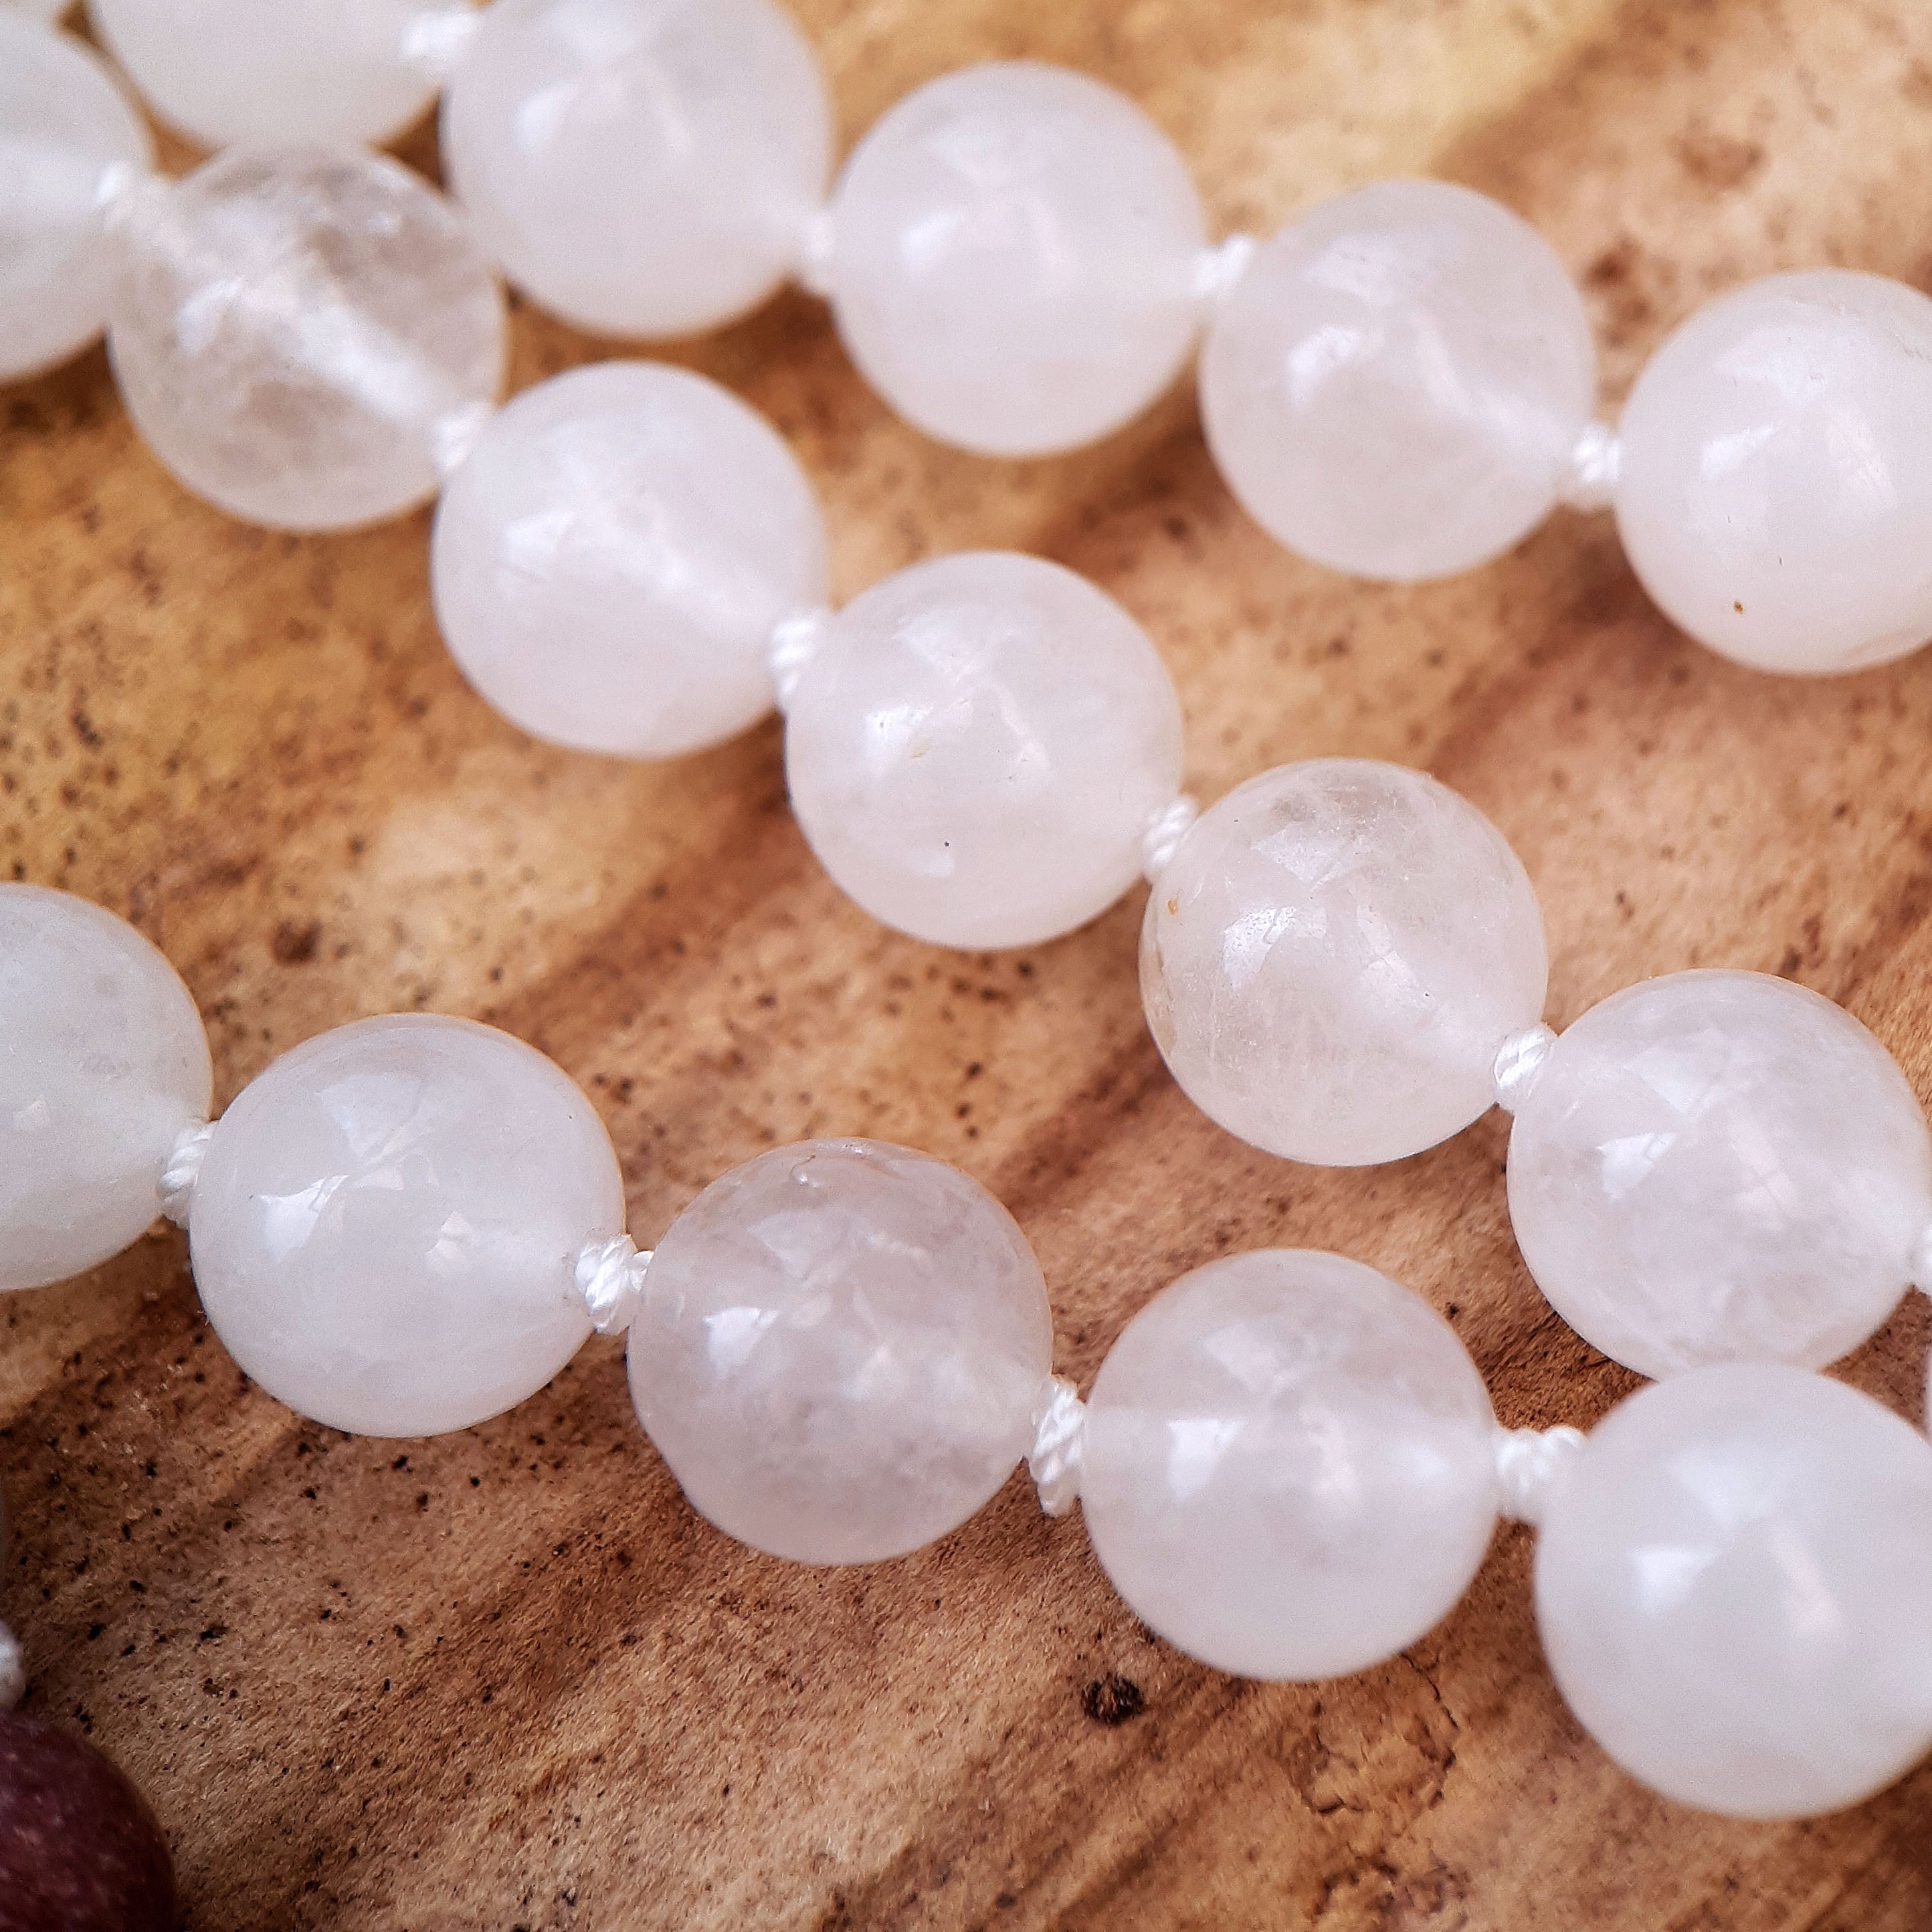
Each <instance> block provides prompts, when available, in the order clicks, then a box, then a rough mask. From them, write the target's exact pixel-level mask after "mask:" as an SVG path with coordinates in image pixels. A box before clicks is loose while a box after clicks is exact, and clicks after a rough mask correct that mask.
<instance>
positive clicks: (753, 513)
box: [430, 362, 826, 758]
mask: <svg viewBox="0 0 1932 1932" xmlns="http://www.w3.org/2000/svg"><path fill="white" fill-rule="evenodd" d="M430 560H431V581H432V584H433V586H434V592H435V596H436V613H437V621H438V622H440V624H441V625H442V627H443V637H444V639H445V640H446V642H447V643H448V644H449V648H450V651H451V652H452V655H454V656H455V659H456V661H457V662H458V664H460V666H461V667H462V669H463V675H464V676H466V677H467V678H468V679H469V681H470V682H471V683H472V684H473V685H475V687H476V688H477V689H478V691H481V693H482V694H483V696H484V697H486V698H487V699H488V700H489V701H490V703H492V704H493V705H494V706H496V709H498V710H499V711H500V712H502V713H503V715H505V717H507V718H509V719H510V720H511V722H512V723H514V724H520V725H521V726H522V727H523V729H524V730H526V731H529V732H531V733H534V734H535V736H538V737H540V738H547V739H550V740H551V741H552V742H554V743H556V744H561V745H572V746H575V747H577V748H581V749H583V750H586V751H609V752H613V753H616V754H620V755H622V756H625V757H637V758H664V757H672V756H673V755H675V754H677V753H679V752H682V751H694V750H696V749H697V748H699V747H700V746H703V745H712V744H715V743H717V742H718V741H719V740H721V739H725V738H728V737H730V736H732V735H733V733H736V732H739V731H742V730H744V728H745V727H746V726H747V725H748V724H751V723H753V722H754V721H755V720H756V719H757V718H760V717H761V716H763V714H764V713H765V712H766V711H768V710H769V709H770V708H771V703H772V676H771V671H770V669H769V649H770V645H771V640H772V631H774V629H775V628H776V626H777V625H778V623H779V622H780V621H781V619H784V618H786V617H788V616H793V615H796V613H799V612H800V611H802V610H811V609H813V608H814V607H816V606H817V605H818V604H821V603H822V602H823V600H824V597H825V570H826V562H825V535H824V529H823V524H822V522H821V520H820V517H819V514H818V507H817V504H816V503H814V501H813V500H812V495H811V486H810V484H808V483H807V482H806V481H805V476H804V474H803V472H802V471H801V470H800V469H799V465H798V461H797V459H796V458H795V457H794V456H793V455H792V453H791V452H790V449H788V448H787V446H785V444H784V441H783V440H781V438H780V437H778V434H777V433H776V432H775V431H774V430H772V428H771V427H770V425H769V424H767V423H766V422H765V421H764V419H763V418H762V417H760V416H757V415H756V414H754V413H753V412H752V411H751V410H749V409H748V408H746V407H745V405H744V404H742V403H741V402H739V401H738V399H737V398H736V397H735V396H734V395H732V394H731V393H730V391H728V390H727V389H721V388H720V387H718V385H717V384H716V383H712V382H709V381H707V380H706V379H705V378H704V377H701V376H694V375H691V374H688V372H686V371H684V370H682V369H674V368H668V367H666V366H664V365H661V364H655V363H646V362H603V363H593V364H592V365H590V366H589V367H588V368H581V369H574V370H571V371H569V372H568V374H565V375H562V376H556V377H552V378H551V379H550V380H549V381H548V382H547V383H538V385H537V386H536V387H535V388H534V389H526V390H525V391H524V392H523V394H522V395H520V396H518V397H517V398H516V399H515V400H514V401H513V402H512V403H511V404H510V405H509V407H508V408H507V409H505V410H503V411H502V413H500V414H499V415H498V416H496V417H494V418H493V419H492V420H491V422H490V425H489V426H488V428H487V429H485V430H484V432H483V434H482V437H481V439H480V440H479V441H478V443H477V446H476V447H475V449H474V450H473V451H472V452H471V454H470V455H469V458H468V459H467V460H466V461H465V462H464V463H463V465H462V466H461V467H460V468H459V469H458V470H457V472H455V475H453V476H452V478H451V479H450V481H449V483H448V484H447V485H446V487H445V488H444V490H443V499H442V501H441V502H440V504H438V505H437V514H436V529H435V534H434V538H432V541H431V549H430Z"/></svg>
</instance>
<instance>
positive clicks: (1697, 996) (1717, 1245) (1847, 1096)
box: [1509, 972, 1932, 1376]
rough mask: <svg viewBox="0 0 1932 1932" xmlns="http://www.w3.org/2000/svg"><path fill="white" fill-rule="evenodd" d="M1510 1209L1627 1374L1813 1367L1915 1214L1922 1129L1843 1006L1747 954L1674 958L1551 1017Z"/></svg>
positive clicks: (1861, 1316) (1906, 1265)
mask: <svg viewBox="0 0 1932 1932" xmlns="http://www.w3.org/2000/svg"><path fill="white" fill-rule="evenodd" d="M1509 1203H1510V1216H1511V1220H1513V1221H1514V1223H1515V1226H1516V1235H1517V1241H1519V1242H1520V1244H1522V1247H1523V1259H1525V1261H1526V1262H1528V1263H1529V1270H1530V1272H1531V1273H1532V1274H1533V1275H1535V1277H1536V1280H1537V1284H1538V1286H1539V1287H1540V1288H1541V1289H1542V1290H1543V1292H1544V1294H1545V1295H1547V1296H1548V1297H1549V1298H1550V1303H1551V1305H1552V1306H1553V1307H1555V1309H1556V1312H1557V1313H1559V1315H1561V1316H1562V1317H1563V1319H1565V1321H1566V1322H1568V1323H1569V1324H1570V1325H1571V1327H1572V1328H1574V1329H1575V1330H1576V1331H1577V1333H1578V1334H1580V1335H1581V1336H1583V1338H1584V1340H1586V1341H1587V1342H1589V1343H1592V1344H1593V1345H1594V1346H1595V1347H1597V1348H1599V1349H1602V1350H1603V1351H1604V1353H1605V1354H1606V1355H1610V1356H1611V1357H1613V1358H1615V1359H1616V1361H1619V1362H1622V1363H1623V1364H1625V1365H1626V1366H1627V1367H1630V1368H1633V1369H1635V1370H1637V1371H1638V1373H1640V1374H1642V1375H1646V1376H1667V1375H1672V1374H1675V1373H1677V1372H1678V1371H1679V1370H1683V1369H1687V1368H1692V1367H1697V1366H1698V1365H1700V1364H1705V1363H1712V1362H1729V1361H1778V1362H1788V1363H1790V1364H1793V1366H1794V1367H1800V1368H1822V1367H1823V1366H1824V1365H1825V1364H1826V1363H1827V1362H1830V1361H1836V1360H1837V1359H1838V1357H1840V1356H1841V1355H1845V1354H1846V1353H1847V1352H1849V1351H1850V1350H1851V1349H1855V1348H1856V1347H1857V1346H1858V1344H1859V1343H1861V1342H1862V1341H1863V1340H1864V1339H1865V1337H1867V1336H1868V1335H1870V1334H1871V1333H1872V1332H1873V1331H1874V1330H1875V1329H1876V1328H1878V1327H1879V1325H1880V1324H1881V1323H1882V1322H1884V1320H1885V1318H1886V1316H1888V1315H1889V1314H1890V1313H1891V1310H1893V1308H1894V1307H1896V1306H1897V1302H1898V1299H1899V1298H1900V1295H1903V1293H1904V1292H1905V1289H1906V1286H1907V1284H1908V1283H1909V1281H1910V1280H1911V1277H1912V1255H1913V1250H1914V1249H1915V1247H1916V1245H1917V1244H1918V1241H1919V1240H1920V1238H1921V1237H1922V1236H1923V1235H1924V1234H1925V1233H1926V1232H1927V1229H1928V1228H1932V1140H1928V1138H1927V1133H1926V1127H1925V1117H1924V1113H1923V1112H1921V1109H1920V1107H1919V1105H1918V1099H1917V1097H1916V1096H1915V1094H1913V1093H1912V1089H1911V1088H1910V1087H1909V1085H1907V1084H1906V1079H1905V1076H1904V1075H1903V1074H1902V1073H1900V1071H1899V1070H1898V1067H1897V1063H1896V1062H1895V1061H1894V1060H1893V1059H1892V1058H1891V1055H1889V1054H1888V1053H1887V1052H1885V1049H1884V1048H1883V1047H1882V1046H1880V1045H1879V1043H1878V1042H1877V1041H1876V1040H1874V1039H1873V1037H1871V1035H1870V1034H1869V1033H1867V1031H1865V1029H1864V1028H1863V1027H1861V1025H1859V1024H1858V1022H1857V1021H1856V1020H1855V1019H1852V1016H1851V1015H1850V1014H1849V1013H1846V1012H1844V1011H1843V1010H1842V1009H1841V1008H1840V1007H1835V1006H1834V1005H1833V1004H1832V1002H1831V1001H1829V1000H1826V999H1822V998H1820V997H1819V995H1817V994H1816V993H1814V992H1808V991H1807V990H1806V989H1805V988H1804V987H1802V986H1793V985H1792V984H1791V983H1790V982H1789V981H1788V980H1779V979H1775V978H1773V977H1771V976H1770V975H1769V974H1763V973H1726V972H1700V973H1673V974H1668V975H1667V976H1666V977H1663V978H1661V979H1656V980H1645V981H1643V983H1641V984H1640V985H1638V986H1628V987H1626V988H1625V989H1623V990H1622V992H1618V993H1613V995H1611V996H1610V998H1608V999H1607V1000H1605V1001H1603V1003H1602V1004H1601V1005H1598V1006H1595V1007H1592V1008H1591V1010H1589V1012H1588V1013H1586V1014H1584V1016H1583V1018H1582V1019H1580V1020H1578V1021H1577V1022H1576V1023H1575V1024H1574V1025H1573V1026H1571V1027H1570V1028H1568V1030H1567V1031H1565V1032H1564V1033H1562V1034H1560V1035H1559V1037H1558V1038H1557V1040H1556V1043H1555V1045H1554V1046H1553V1047H1552V1048H1551V1049H1550V1053H1549V1055H1548V1058H1547V1059H1546V1060H1545V1061H1544V1064H1543V1065H1542V1066H1541V1067H1540V1068H1539V1069H1538V1072H1537V1074H1536V1076H1535V1080H1534V1082H1532V1084H1531V1086H1530V1088H1529V1094H1528V1095H1527V1097H1526V1098H1525V1099H1524V1100H1523V1101H1522V1102H1521V1103H1520V1106H1518V1108H1517V1116H1516V1121H1515V1124H1514V1127H1513V1128H1512V1129H1511V1134H1510V1150H1509Z"/></svg>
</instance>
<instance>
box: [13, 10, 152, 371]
mask: <svg viewBox="0 0 1932 1932" xmlns="http://www.w3.org/2000/svg"><path fill="white" fill-rule="evenodd" d="M152 159H153V151H152V148H151V145H150V144H149V142H148V133H147V130H146V128H145V127H144V126H143V125H142V122H141V118H140V116H139V115H138V114H137V113H136V112H135V110H134V108H133V104H131V103H130V101H128V100H127V98H126V96H125V95H123V94H122V93H121V90H120V89H119V88H118V86H115V83H114V80H113V77H112V76H110V74H109V73H108V71H107V68H105V67H104V65H102V64H101V62H100V61H99V60H98V58H96V57H95V55H94V54H93V53H92V52H91V51H90V50H89V49H88V48H87V47H86V46H83V43H81V42H80V41H79V40H76V39H74V37H73V36H72V35H71V34H58V33H54V32H51V31H49V30H48V29H47V28H45V27H43V26H39V25H38V24H37V23H35V22H34V21H32V20H24V19H23V18H22V17H20V15H19V14H18V13H13V12H10V11H9V10H7V8H6V7H4V6H0V382H7V381H10V380H13V378H14V377H20V376H31V375H33V374H36V373H37V371H40V370H42V369H47V368H52V366H53V365H55V363H57V362H65V361H66V360H67V359H68V357H69V356H72V355H74V354H76V353H78V352H79V351H80V350H83V349H84V348H86V347H87V345H88V344H89V343H90V342H92V341H93V340H94V338H95V336H97V335H99V334H100V333H101V324H102V323H104V322H105V321H106V320H107V297H108V290H109V288H110V285H111V284H112V282H113V260H114V258H113V247H112V245H111V243H110V242H109V240H108V238H107V232H106V229H105V227H104V224H103V222H102V219H101V203H102V201H103V199H104V196H108V195H111V193H113V190H114V188H115V185H116V184H117V182H118V181H121V180H123V179H124V178H127V176H129V175H133V174H137V173H139V172H141V171H142V170H144V169H146V168H147V167H148V166H149V165H150V163H151V160H152Z"/></svg>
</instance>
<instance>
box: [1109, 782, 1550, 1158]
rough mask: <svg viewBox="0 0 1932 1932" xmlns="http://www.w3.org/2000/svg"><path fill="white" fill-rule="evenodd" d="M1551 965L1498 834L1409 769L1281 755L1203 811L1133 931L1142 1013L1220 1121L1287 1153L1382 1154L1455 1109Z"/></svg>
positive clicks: (1462, 1105)
mask: <svg viewBox="0 0 1932 1932" xmlns="http://www.w3.org/2000/svg"><path fill="white" fill-rule="evenodd" d="M1548 977H1549V961H1548V955H1547V952H1546V950H1545V947H1544V937H1543V919H1542V916H1541V913H1540V912H1539V910H1538V907H1537V903H1536V895H1535V892H1534V890H1533V889H1532V887H1531V886H1530V883H1529V879H1528V878H1527V877H1526V876H1525V875H1524V872H1523V867H1522V865H1521V864H1520V862H1519V861H1518V860H1517V856H1516V854H1515V853H1514V852H1512V851H1511V850H1510V848H1509V847H1508V844H1507V843H1505V841H1504V838H1503V837H1502V834H1501V833H1500V832H1498V831H1497V830H1496V827H1495V826H1493V825H1492V824H1491V823H1490V822H1489V820H1487V818H1485V817H1484V816H1483V815H1482V814H1481V812H1479V811H1477V809H1476V808H1475V806H1474V805H1471V804H1469V802H1467V800H1466V799H1463V798H1460V797H1459V796H1457V794H1456V793H1454V792H1453V791H1451V790H1449V788H1448V787H1447V786H1446V785H1442V784H1438V783H1437V782H1436V781H1435V780H1434V779H1433V778H1428V777H1427V776H1425V775H1424V774H1423V773H1422V772H1415V771H1409V770H1408V769H1405V768H1404V767H1403V766H1399V765H1385V764H1378V763H1371V762H1369V761H1367V760H1358V759H1348V758H1325V759H1318V760H1313V761H1311V762H1310V763H1304V764H1295V765H1284V766H1280V767H1279V768H1278V769H1276V770H1274V771H1271V772H1263V773H1262V775H1261V776H1260V777H1259V778H1250V780H1249V781H1248V782H1247V784H1244V785H1241V786H1240V787H1238V788H1237V789H1236V790H1234V791H1232V792H1230V793H1229V794H1228V796H1226V798H1224V799H1222V800H1221V801H1220V803H1219V804H1217V805H1214V807H1212V808H1211V809H1210V810H1209V811H1207V812H1205V814H1203V815H1202V817H1201V818H1200V819H1199V821H1198V822H1197V823H1196V824H1195V825H1194V826H1193V827H1192V829H1190V831H1189V832H1187V835H1186V836H1185V837H1184V838H1183V839H1182V840H1181V844H1180V847H1179V848H1178V850H1177V851H1176V852H1175V856H1174V857H1173V859H1172V860H1170V861H1169V864H1168V865H1167V867H1166V869H1165V870H1164V871H1163V872H1162V873H1161V874H1160V880H1159V882H1158V883H1157V886H1156V887H1155V889H1154V893H1153V895H1152V896H1151V898H1149V900H1148V908H1147V914H1146V918H1145V922H1144V923H1143V925H1142V932H1141V994H1142V1001H1143V1002H1144V1004H1145V1007H1146V1009H1147V1016H1148V1025H1149V1027H1150V1028H1151V1029H1152V1030H1153V1033H1154V1040H1155V1042H1156V1043H1157V1045H1158V1046H1159V1047H1160V1050H1161V1053H1162V1055H1163V1058H1165V1059H1166V1061H1167V1064H1168V1065H1169V1067H1170V1068H1171V1069H1172V1070H1173V1073H1174V1076H1175V1079H1177V1080H1178V1081H1179V1082H1181V1086H1182V1087H1183V1088H1184V1089H1185V1091H1187V1094H1188V1096H1189V1097H1190V1099H1191V1100H1193V1102H1194V1103H1195V1104H1196V1106H1199V1107H1200V1108H1201V1109H1202V1111H1203V1112H1205V1113H1206V1114H1208V1115H1209V1116H1210V1117H1211V1118H1212V1119H1214V1120H1215V1121H1218V1122H1219V1123H1220V1124H1221V1125H1222V1126H1223V1127H1226V1129H1227V1130H1228V1131H1229V1133H1233V1134H1238V1135H1239V1136H1241V1139H1244V1140H1246V1141H1250V1142H1253V1144H1254V1145H1256V1147H1259V1148H1266V1149H1267V1150H1268V1152H1269V1153H1271V1154H1282V1155H1285V1156H1286V1157H1288V1158H1289V1160H1304V1161H1310V1162H1313V1163H1317V1164H1318V1165H1321V1166H1333V1167H1353V1166H1363V1165H1365V1164H1367V1163H1371V1162H1376V1161H1385V1160H1399V1159H1400V1158H1401V1157H1403V1155H1405V1154H1415V1153H1417V1152H1418V1151H1420V1150H1421V1149H1422V1148H1426V1147H1431V1146H1433V1145H1435V1143H1436V1142H1438V1141H1439V1140H1442V1139H1446V1138H1447V1137H1448V1136H1449V1135H1451V1134H1453V1133H1457V1131H1458V1130H1460V1129H1461V1128H1463V1127H1467V1126H1468V1125H1469V1123H1470V1122H1471V1121H1473V1120H1475V1118H1477V1116H1478V1115H1480V1114H1481V1113H1483V1112H1485V1111H1487V1109H1488V1107H1489V1106H1490V1102H1491V1100H1492V1098H1493V1085H1492V1082H1493V1073H1494V1068H1495V1064H1496V1054H1497V1052H1498V1050H1499V1048H1500V1047H1501V1046H1502V1044H1503V1043H1504V1041H1505V1040H1506V1039H1508V1037H1511V1035H1513V1034H1516V1033H1517V1032H1518V1031H1520V1030H1521V1029H1523V1028H1526V1027H1528V1026H1531V1025H1534V1024H1535V1022H1536V1021H1537V1019H1538V1016H1539V1015H1540V1013H1541V1011H1542V1007H1543V998H1544V992H1545V989H1546V984H1547V980H1548Z"/></svg>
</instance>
